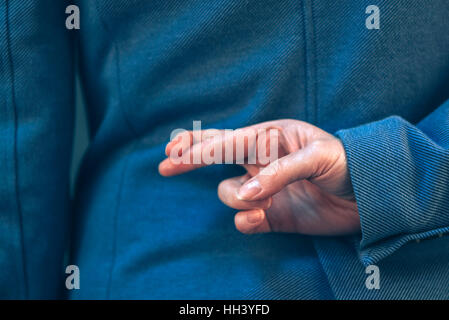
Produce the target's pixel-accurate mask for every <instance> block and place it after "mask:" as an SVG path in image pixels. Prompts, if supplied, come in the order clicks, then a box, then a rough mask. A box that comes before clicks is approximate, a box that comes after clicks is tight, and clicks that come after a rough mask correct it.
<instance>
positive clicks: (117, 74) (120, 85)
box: [95, 0, 139, 138]
mask: <svg viewBox="0 0 449 320" xmlns="http://www.w3.org/2000/svg"><path fill="white" fill-rule="evenodd" d="M95 10H96V11H97V15H98V19H99V20H100V23H101V25H102V26H103V29H104V30H105V31H106V32H107V33H108V34H111V30H110V28H109V26H108V25H107V24H106V21H104V19H103V17H102V16H101V13H100V9H99V7H98V0H96V1H95ZM112 41H113V43H112V46H113V48H114V53H115V68H116V77H117V84H116V85H117V90H118V98H119V106H118V107H119V109H120V111H121V112H122V114H123V119H124V121H125V124H126V126H127V127H128V129H129V130H130V131H131V133H132V134H133V135H134V137H136V138H138V137H139V135H138V134H137V130H135V128H134V126H133V125H132V123H131V121H130V120H129V117H128V114H127V113H126V112H125V109H123V103H122V101H123V99H122V89H121V88H122V83H121V77H120V74H121V73H120V55H119V53H120V51H119V48H118V44H117V41H116V40H115V39H113V40H112Z"/></svg>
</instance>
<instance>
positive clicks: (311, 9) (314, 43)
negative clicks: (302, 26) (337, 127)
mask: <svg viewBox="0 0 449 320" xmlns="http://www.w3.org/2000/svg"><path fill="white" fill-rule="evenodd" d="M310 13H311V16H310V19H311V23H310V28H311V30H312V31H311V38H312V39H311V40H312V50H313V52H312V53H313V54H314V59H313V63H312V65H313V66H312V67H313V77H312V78H313V81H312V86H313V91H312V93H311V94H312V95H313V107H314V112H315V115H314V118H315V119H314V120H315V125H319V120H320V119H319V117H318V94H317V93H318V89H317V70H318V68H317V61H316V60H317V58H316V53H317V46H316V33H315V9H314V5H313V0H310Z"/></svg>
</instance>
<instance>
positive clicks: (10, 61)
mask: <svg viewBox="0 0 449 320" xmlns="http://www.w3.org/2000/svg"><path fill="white" fill-rule="evenodd" d="M9 9H10V8H9V0H6V42H7V52H8V54H7V56H8V64H9V72H10V78H11V103H12V107H13V108H12V109H13V117H14V151H13V152H14V188H15V190H14V192H15V199H16V210H17V215H18V219H19V231H20V246H21V257H22V272H23V280H24V284H23V285H24V297H25V299H27V298H28V296H29V289H28V277H27V272H26V252H25V240H24V230H23V212H22V205H21V203H20V190H19V179H18V175H19V168H18V167H19V164H18V147H17V140H18V139H17V137H18V125H19V123H18V114H17V103H16V89H15V75H14V61H13V58H12V48H11V29H10V11H9Z"/></svg>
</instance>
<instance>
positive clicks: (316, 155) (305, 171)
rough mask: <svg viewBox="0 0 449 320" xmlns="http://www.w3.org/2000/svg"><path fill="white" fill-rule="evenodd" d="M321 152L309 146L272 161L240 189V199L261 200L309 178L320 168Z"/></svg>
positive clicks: (238, 195) (238, 194)
mask: <svg viewBox="0 0 449 320" xmlns="http://www.w3.org/2000/svg"><path fill="white" fill-rule="evenodd" d="M320 154H321V152H320V151H319V148H317V147H315V146H312V145H310V146H308V147H306V148H304V149H300V150H298V151H295V152H293V153H290V154H288V155H286V156H285V157H282V158H279V159H277V160H276V161H274V162H272V163H270V164H269V165H268V166H267V167H265V168H264V169H263V170H261V171H260V172H259V174H257V175H256V176H254V177H253V178H251V179H250V180H248V181H247V182H246V183H245V184H244V185H243V186H242V187H241V188H240V189H239V191H238V193H237V197H238V198H239V199H240V200H247V201H248V200H261V199H265V198H268V197H271V196H273V195H275V194H276V193H278V192H279V191H281V190H282V189H283V188H284V187H286V186H287V185H289V184H290V183H292V182H295V181H297V180H303V179H309V178H311V177H313V176H315V175H316V172H318V169H319V168H320V162H322V161H321V160H322V159H321V158H322V157H321V155H320Z"/></svg>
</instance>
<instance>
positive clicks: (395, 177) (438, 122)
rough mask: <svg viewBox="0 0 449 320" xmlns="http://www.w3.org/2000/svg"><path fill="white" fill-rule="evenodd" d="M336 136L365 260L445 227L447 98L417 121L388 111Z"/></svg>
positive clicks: (448, 217)
mask: <svg viewBox="0 0 449 320" xmlns="http://www.w3.org/2000/svg"><path fill="white" fill-rule="evenodd" d="M336 136H338V137H339V138H340V139H341V140H342V142H343V145H344V147H345V150H346V153H347V158H348V166H349V171H350V176H351V181H352V183H353V186H354V192H355V196H356V200H357V206H358V209H359V213H360V219H361V229H362V234H361V241H360V246H359V248H358V250H359V256H360V259H361V261H362V262H363V263H364V264H365V265H369V264H373V263H376V262H377V261H379V260H381V259H382V258H384V257H386V256H388V255H389V254H391V253H393V252H394V251H395V250H397V249H399V248H400V247H401V246H402V245H404V244H405V243H407V242H408V241H412V240H420V239H426V238H431V237H436V236H441V235H442V234H443V233H446V232H448V231H449V101H447V102H446V103H445V104H443V105H442V106H440V107H439V108H437V109H436V110H435V111H434V112H433V113H431V114H430V115H428V116H427V117H426V118H425V119H423V120H422V121H421V122H419V123H418V124H417V125H412V124H410V123H409V122H407V121H405V120H404V119H402V118H401V117H398V116H392V117H389V118H386V119H384V120H380V121H377V122H372V123H368V124H365V125H362V126H359V127H356V128H351V129H345V130H340V131H338V132H337V133H336Z"/></svg>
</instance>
